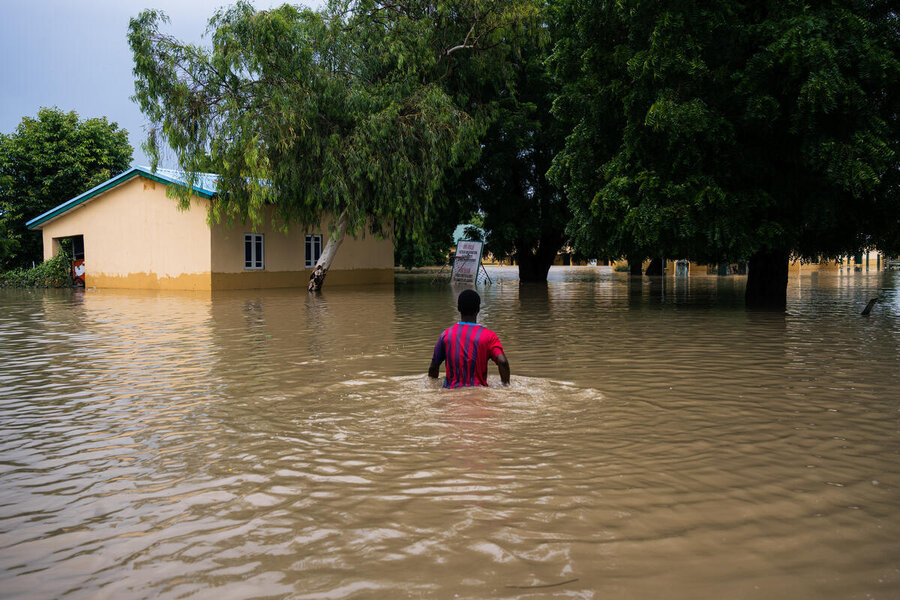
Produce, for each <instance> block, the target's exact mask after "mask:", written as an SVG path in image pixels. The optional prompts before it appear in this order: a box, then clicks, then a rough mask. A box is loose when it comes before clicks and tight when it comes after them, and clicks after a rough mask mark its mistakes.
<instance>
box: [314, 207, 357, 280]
mask: <svg viewBox="0 0 900 600" xmlns="http://www.w3.org/2000/svg"><path fill="white" fill-rule="evenodd" d="M346 233H347V211H344V212H342V213H341V216H340V217H338V223H337V228H336V229H335V231H334V233H333V234H332V235H330V236H329V237H328V243H327V244H325V247H324V248H323V249H322V254H321V256H319V260H318V261H317V262H316V268H315V269H313V272H312V274H311V275H310V276H309V288H308V289H309V291H310V292H318V291H319V290H321V289H322V286H323V285H325V276H326V275H328V269H330V268H331V263H333V262H334V257H335V255H336V254H337V251H338V248H339V247H340V246H341V242H343V241H344V236H345V235H346Z"/></svg>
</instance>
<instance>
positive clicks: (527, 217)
mask: <svg viewBox="0 0 900 600" xmlns="http://www.w3.org/2000/svg"><path fill="white" fill-rule="evenodd" d="M546 16H547V15H546V13H545V14H544V17H545V19H544V20H543V23H542V26H541V27H540V30H539V31H540V32H541V33H544V34H545V36H546V34H547V32H546V28H547V27H546ZM547 56H548V40H546V39H542V37H541V36H540V35H537V33H532V34H531V35H529V36H527V37H525V38H524V43H523V45H522V47H521V49H520V52H519V54H518V56H517V57H516V59H515V60H514V61H512V72H511V74H510V76H509V77H508V79H507V81H508V83H507V85H506V86H505V87H504V88H503V89H502V90H500V93H499V94H498V95H497V97H496V99H495V101H494V104H493V113H492V120H491V124H490V127H489V128H488V130H487V133H486V134H485V135H484V136H483V138H482V153H481V158H480V160H479V161H478V163H477V165H476V167H475V168H474V170H473V176H472V177H469V178H468V180H469V181H471V185H470V189H469V194H470V196H471V198H472V199H473V201H474V203H475V204H476V206H477V207H478V209H479V210H480V211H481V212H482V213H483V214H484V227H485V229H487V231H488V238H487V239H488V242H487V246H486V248H487V250H488V251H490V252H491V253H492V254H493V255H494V256H497V257H503V258H505V257H512V258H514V259H515V261H516V263H517V264H518V267H519V280H520V281H546V280H547V272H548V271H549V269H550V266H551V265H552V264H553V261H554V259H555V258H556V254H557V252H559V249H560V248H561V247H562V246H563V244H564V243H565V241H566V226H567V225H568V222H569V219H570V213H569V208H568V202H567V200H566V198H565V196H564V195H563V194H562V193H561V191H560V189H559V188H557V187H556V186H555V185H553V184H552V183H551V182H550V181H548V179H547V171H548V169H549V168H550V165H551V161H552V160H553V157H554V155H555V154H556V152H557V151H558V150H560V149H561V148H562V146H563V142H564V130H563V129H562V127H561V126H560V123H559V122H558V120H557V119H555V118H554V117H553V115H552V114H551V111H550V109H551V105H552V102H553V98H554V96H555V94H556V89H555V82H554V80H553V79H552V77H551V75H550V74H549V73H548V72H547V68H546V64H545V62H546V59H547Z"/></svg>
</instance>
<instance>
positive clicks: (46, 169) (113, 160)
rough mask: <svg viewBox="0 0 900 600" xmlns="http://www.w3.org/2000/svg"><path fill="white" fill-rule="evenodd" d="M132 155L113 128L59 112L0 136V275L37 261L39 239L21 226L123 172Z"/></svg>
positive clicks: (97, 120) (121, 134)
mask: <svg viewBox="0 0 900 600" xmlns="http://www.w3.org/2000/svg"><path fill="white" fill-rule="evenodd" d="M131 152H132V149H131V146H130V145H129V144H128V133H127V132H126V131H125V130H124V129H119V127H118V125H116V124H115V123H109V122H108V121H107V120H106V118H105V117H100V118H95V119H87V120H85V121H81V120H79V118H78V115H77V114H76V113H75V112H68V113H67V112H63V111H61V110H59V109H58V108H42V109H40V110H39V111H38V114H37V118H36V119H32V118H31V117H25V118H23V119H22V122H21V123H20V124H19V126H18V127H17V128H16V131H15V132H14V133H11V134H9V135H6V134H0V269H9V268H14V267H25V266H27V265H30V264H31V263H32V261H35V262H37V261H40V260H41V259H42V257H43V253H42V251H41V234H40V232H39V231H37V232H35V231H28V230H27V229H26V228H25V223H26V222H27V221H29V220H31V219H33V218H34V217H37V216H38V215H40V214H42V213H44V212H46V211H48V210H50V209H51V208H53V207H54V206H57V205H59V204H61V203H63V202H65V201H66V200H69V199H70V198H73V197H75V196H77V195H78V194H81V193H82V192H85V191H87V190H89V189H91V188H92V187H94V186H96V185H98V184H100V183H102V182H103V181H106V180H107V179H109V178H110V177H112V176H114V175H117V174H118V173H121V172H122V171H124V170H125V169H127V168H128V166H129V164H130V162H131Z"/></svg>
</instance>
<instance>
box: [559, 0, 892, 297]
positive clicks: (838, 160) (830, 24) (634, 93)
mask: <svg viewBox="0 0 900 600" xmlns="http://www.w3.org/2000/svg"><path fill="white" fill-rule="evenodd" d="M560 4H561V7H562V10H561V13H560V27H561V29H562V30H563V33H562V34H561V37H560V41H559V43H558V44H557V46H556V49H555V52H554V56H553V66H554V69H555V73H556V74H557V76H558V77H559V78H560V79H561V80H562V81H563V83H564V90H563V92H562V93H561V95H560V97H559V98H558V100H557V102H556V105H555V111H556V114H557V115H558V116H559V117H560V118H561V119H564V120H565V121H567V122H568V124H569V127H570V133H569V136H568V138H567V142H566V147H565V150H564V151H563V152H562V153H560V154H559V155H558V156H557V158H556V160H555V163H554V168H553V172H552V176H553V178H554V180H555V181H558V182H559V183H560V184H561V185H563V186H564V187H565V189H566V191H567V193H568V195H569V198H570V200H571V205H572V209H573V212H574V213H575V218H574V220H573V224H572V226H571V229H570V231H571V232H572V234H573V237H574V239H575V240H576V243H578V244H580V245H582V246H584V247H590V248H591V249H594V250H597V249H599V250H601V251H605V253H608V254H613V255H615V254H631V255H635V256H669V257H674V256H680V257H687V258H691V259H695V260H701V261H710V262H715V261H720V260H749V267H750V271H749V277H748V281H747V301H748V304H749V305H774V306H784V304H785V302H786V295H785V294H786V285H787V266H788V259H789V256H790V255H791V254H794V255H799V256H803V257H815V256H819V255H824V256H831V255H836V254H840V253H847V252H856V251H859V250H860V249H862V248H864V247H871V246H878V247H879V248H881V249H883V250H887V251H896V249H897V247H898V246H900V225H898V215H900V186H898V172H900V171H898V169H900V127H898V118H900V88H898V82H900V60H898V58H900V53H898V49H900V28H898V15H897V11H896V8H895V6H894V5H893V4H892V3H890V2H886V1H851V0H840V1H830V2H828V1H826V2H816V3H806V2H799V1H795V0H778V1H775V0H769V1H756V2H750V1H744V2H741V1H732V0H712V1H710V2H703V3H700V2H688V1H679V2H667V3H663V4H659V3H648V2H642V1H639V0H622V1H619V2H587V1H583V0H560ZM600 253H601V254H602V253H604V252H600Z"/></svg>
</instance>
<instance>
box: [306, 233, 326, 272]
mask: <svg viewBox="0 0 900 600" xmlns="http://www.w3.org/2000/svg"><path fill="white" fill-rule="evenodd" d="M322 242H323V239H322V234H321V233H307V234H306V237H305V238H304V244H303V249H304V254H303V258H304V263H303V264H304V266H305V267H306V268H307V269H314V268H315V267H316V263H317V262H319V259H320V258H321V257H322V248H323V246H324V244H323V243H322ZM316 243H318V253H317V252H316Z"/></svg>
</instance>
